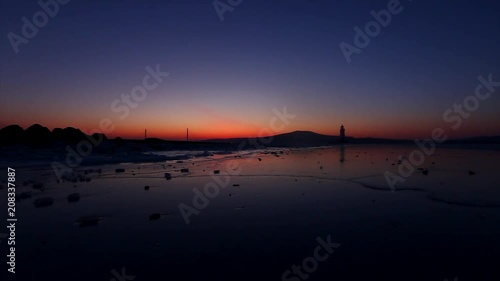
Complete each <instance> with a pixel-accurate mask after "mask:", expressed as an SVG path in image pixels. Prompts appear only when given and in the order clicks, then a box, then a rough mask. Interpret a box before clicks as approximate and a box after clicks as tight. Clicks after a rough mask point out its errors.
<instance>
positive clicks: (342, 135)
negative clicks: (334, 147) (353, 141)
mask: <svg viewBox="0 0 500 281" xmlns="http://www.w3.org/2000/svg"><path fill="white" fill-rule="evenodd" d="M340 142H345V128H344V125H343V124H342V125H341V126H340Z"/></svg>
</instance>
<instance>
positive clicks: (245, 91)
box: [0, 0, 500, 139]
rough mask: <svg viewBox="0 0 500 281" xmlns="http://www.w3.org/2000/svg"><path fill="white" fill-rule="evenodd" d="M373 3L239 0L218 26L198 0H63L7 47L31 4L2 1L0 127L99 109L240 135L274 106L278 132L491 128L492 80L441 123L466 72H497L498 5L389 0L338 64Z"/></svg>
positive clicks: (162, 133) (76, 119)
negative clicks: (135, 95) (121, 108)
mask: <svg viewBox="0 0 500 281" xmlns="http://www.w3.org/2000/svg"><path fill="white" fill-rule="evenodd" d="M45 1H46V0H45ZM223 2H226V1H224V0H223ZM387 3H388V1H351V0H341V1H340V0H339V1H333V0H329V1H326V0H325V1H323V0H266V1H256V0H244V1H243V3H242V4H241V5H239V6H237V7H235V8H234V11H233V12H227V13H225V14H224V17H225V19H224V21H223V22H221V21H220V19H219V17H218V15H217V13H216V11H215V9H214V7H213V4H212V1H208V0H207V1H205V0H199V1H194V0H172V1H165V0H120V1H83V0H72V1H70V2H69V3H68V4H66V5H64V6H61V7H60V11H59V13H58V14H57V15H56V16H55V17H53V18H50V19H49V22H48V24H47V25H46V26H45V27H43V28H40V30H39V32H38V33H37V35H36V36H35V37H34V38H32V39H30V41H29V43H28V44H21V45H20V46H19V50H20V51H19V54H15V53H14V51H13V48H12V47H11V45H10V41H9V39H8V37H7V34H8V33H9V32H14V33H16V34H19V35H20V34H21V27H22V25H23V23H22V21H21V18H22V17H23V16H26V17H27V18H28V19H30V20H31V19H32V17H33V14H34V13H35V12H37V11H38V10H40V9H41V8H40V6H39V5H38V4H37V1H25V0H17V1H2V4H1V5H2V6H1V9H0V18H1V21H2V25H1V27H0V33H1V34H2V40H1V45H0V47H1V56H0V63H1V65H0V66H1V77H0V79H1V80H0V127H3V126H5V125H8V124H19V125H21V126H23V127H25V128H26V127H28V126H30V125H32V124H34V123H40V124H42V125H44V126H47V127H49V128H50V129H52V128H54V127H67V126H73V127H78V128H82V129H87V130H90V129H96V128H98V127H99V121H100V120H101V119H102V118H110V119H111V120H112V121H113V124H114V125H115V126H116V129H115V130H114V131H113V132H112V133H111V134H109V136H122V137H130V138H141V137H142V136H143V134H144V129H145V128H147V129H148V132H149V136H150V137H160V138H169V139H182V138H184V137H185V128H189V129H190V134H191V137H192V139H207V138H215V137H237V136H241V137H245V136H255V135H256V134H257V132H259V131H260V130H261V129H262V128H267V127H269V121H270V120H271V119H272V118H273V116H274V113H273V108H279V109H281V108H283V107H284V106H286V107H287V109H288V112H289V113H293V114H296V115H297V117H296V118H295V119H293V120H291V122H290V123H289V124H288V125H287V126H286V127H285V128H284V130H283V131H281V132H278V133H283V132H290V131H294V130H310V131H315V132H318V133H323V134H335V135H337V134H338V129H339V126H340V124H342V123H343V124H344V125H345V126H346V128H347V134H348V135H349V136H354V137H367V136H371V137H388V138H427V137H429V136H430V133H431V131H432V130H433V129H434V128H435V127H443V128H444V129H445V131H446V132H447V133H449V135H450V136H452V137H469V136H474V135H500V122H499V121H500V110H499V109H500V88H498V89H497V91H496V92H495V93H493V94H492V96H491V97H490V98H489V99H488V100H487V101H484V102H481V104H480V107H479V109H478V110H477V111H475V112H473V113H472V115H471V117H470V118H469V119H466V120H464V123H463V125H462V126H461V127H460V128H459V129H458V130H456V131H453V130H451V129H450V124H446V123H445V122H444V121H443V119H442V115H443V113H444V112H445V111H446V109H448V108H450V107H451V106H452V105H453V104H454V103H462V101H463V100H464V98H465V97H466V96H468V95H471V94H473V93H474V89H475V87H476V85H477V84H478V80H477V77H478V76H479V75H483V76H487V75H488V74H490V73H491V74H493V78H494V79H493V80H496V81H500V51H499V50H500V17H499V9H500V3H499V2H498V1H451V0H449V1H423V0H422V1H415V0H414V1H409V0H405V1H401V5H402V6H403V7H404V9H403V11H402V12H401V13H400V14H398V15H393V16H392V21H391V23H390V24H389V25H388V26H387V27H385V28H382V31H381V33H380V34H379V35H378V36H377V37H375V38H372V40H371V43H370V44H369V45H368V46H367V47H366V48H364V49H362V51H361V53H360V54H359V55H353V57H352V63H350V64H348V63H347V62H346V60H345V58H344V56H343V54H342V52H341V51H340V48H339V44H340V42H342V41H345V42H347V43H349V44H353V37H354V34H355V32H354V30H353V28H354V27H355V26H359V27H362V28H364V26H365V24H366V23H367V22H369V21H371V20H373V18H372V16H371V15H370V11H371V10H375V11H378V10H380V9H386V7H387ZM157 64H160V66H161V69H162V71H166V72H169V73H170V76H169V77H167V78H166V79H165V81H164V82H163V83H161V84H160V85H159V87H157V88H156V89H155V90H153V91H151V92H150V93H149V95H148V97H147V99H146V100H145V101H143V102H140V103H139V105H138V107H137V108H135V109H131V111H130V115H129V116H128V117H127V118H125V119H124V120H120V119H119V115H120V114H117V113H114V112H113V111H111V109H110V106H111V103H112V102H113V101H114V100H115V99H117V98H119V97H120V95H122V94H126V93H130V91H131V89H132V88H133V87H134V86H137V85H140V84H142V79H143V77H144V76H145V75H146V71H145V67H146V66H148V65H150V66H152V67H154V66H155V65H157Z"/></svg>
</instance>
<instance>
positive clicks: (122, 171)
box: [115, 168, 125, 173]
mask: <svg viewBox="0 0 500 281" xmlns="http://www.w3.org/2000/svg"><path fill="white" fill-rule="evenodd" d="M115 173H125V169H123V168H118V169H116V170H115Z"/></svg>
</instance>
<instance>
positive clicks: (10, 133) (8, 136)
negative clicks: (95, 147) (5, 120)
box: [0, 124, 107, 146]
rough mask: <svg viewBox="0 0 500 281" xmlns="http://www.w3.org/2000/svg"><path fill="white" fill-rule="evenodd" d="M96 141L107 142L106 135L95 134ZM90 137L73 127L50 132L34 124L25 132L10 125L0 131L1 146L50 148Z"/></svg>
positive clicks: (16, 126)
mask: <svg viewBox="0 0 500 281" xmlns="http://www.w3.org/2000/svg"><path fill="white" fill-rule="evenodd" d="M92 137H93V138H94V139H103V140H106V139H107V138H106V136H105V135H104V134H97V133H95V134H93V135H92ZM88 139H89V136H87V135H86V134H85V133H83V132H82V131H80V130H79V129H76V128H73V127H67V128H64V129H62V128H55V129H53V130H52V131H50V130H49V129H48V128H47V127H44V126H42V125H40V124H34V125H32V126H30V127H28V128H27V129H26V130H24V129H23V128H22V127H21V126H19V125H9V126H7V127H4V128H2V129H0V144H1V145H19V144H21V145H23V144H24V145H29V146H50V145H53V144H61V143H62V144H75V143H77V142H79V141H82V140H88Z"/></svg>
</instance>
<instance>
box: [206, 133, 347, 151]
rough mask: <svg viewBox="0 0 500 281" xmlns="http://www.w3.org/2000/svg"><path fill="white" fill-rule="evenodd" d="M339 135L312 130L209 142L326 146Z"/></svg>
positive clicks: (211, 140) (332, 142) (334, 141)
mask: <svg viewBox="0 0 500 281" xmlns="http://www.w3.org/2000/svg"><path fill="white" fill-rule="evenodd" d="M339 140H340V137H339V136H329V135H322V134H318V133H314V132H310V131H294V132H290V133H285V134H279V135H275V136H272V137H269V138H230V139H210V140H206V141H207V142H217V143H231V144H233V145H238V144H239V143H243V142H245V143H250V145H249V146H254V145H252V144H258V145H262V146H274V147H311V146H325V145H332V144H334V143H339ZM346 140H347V141H352V140H353V138H350V137H347V138H346Z"/></svg>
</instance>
